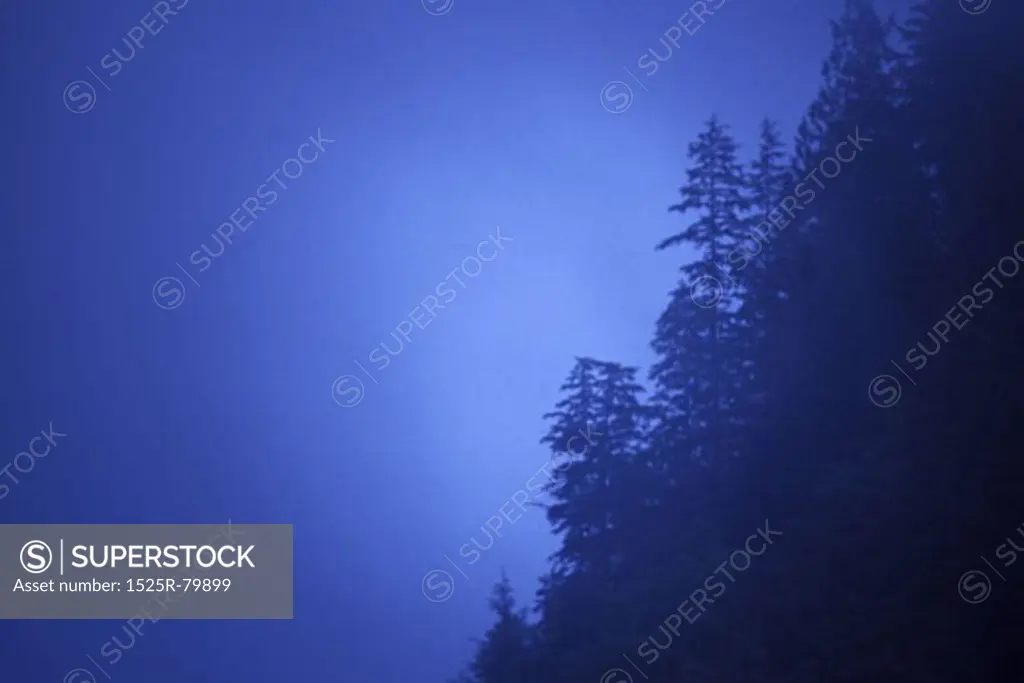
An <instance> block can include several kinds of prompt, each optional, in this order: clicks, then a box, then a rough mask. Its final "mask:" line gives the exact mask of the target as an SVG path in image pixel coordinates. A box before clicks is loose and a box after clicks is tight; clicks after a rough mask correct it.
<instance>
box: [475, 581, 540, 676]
mask: <svg viewBox="0 0 1024 683" xmlns="http://www.w3.org/2000/svg"><path fill="white" fill-rule="evenodd" d="M490 605H491V610H492V611H493V612H494V613H495V615H496V616H497V621H496V622H495V624H494V625H493V626H491V628H490V629H489V630H488V631H487V633H486V634H485V635H484V638H483V640H482V641H481V642H480V643H479V646H478V649H477V653H476V656H475V658H474V659H473V662H472V663H471V665H470V671H471V673H472V677H473V679H474V680H475V681H476V683H523V682H524V681H530V680H533V666H532V659H533V652H532V650H531V648H530V642H531V634H530V630H531V629H530V626H529V624H528V623H527V621H526V615H525V613H524V612H522V611H521V610H518V609H517V608H516V601H515V598H514V596H513V591H512V584H511V583H510V582H509V580H508V576H506V574H505V571H504V569H503V570H502V572H501V580H500V581H499V582H498V583H497V584H495V586H494V589H493V593H492V597H491V603H490Z"/></svg>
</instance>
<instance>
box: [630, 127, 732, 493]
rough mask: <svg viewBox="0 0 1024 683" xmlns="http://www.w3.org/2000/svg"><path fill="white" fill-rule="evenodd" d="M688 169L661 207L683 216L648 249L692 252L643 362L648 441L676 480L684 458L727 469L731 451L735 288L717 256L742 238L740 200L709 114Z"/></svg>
mask: <svg viewBox="0 0 1024 683" xmlns="http://www.w3.org/2000/svg"><path fill="white" fill-rule="evenodd" d="M689 158H690V160H691V162H692V167H691V168H690V169H689V170H688V171H687V183H686V184H685V185H684V186H683V187H682V188H681V189H680V193H681V194H682V197H683V199H682V201H681V202H680V203H678V204H675V205H673V206H671V207H670V208H669V210H670V211H674V212H679V213H682V214H684V215H691V214H692V215H693V219H692V222H691V223H689V224H688V225H687V226H686V227H685V228H684V229H683V230H681V231H680V232H678V233H676V234H674V235H672V236H671V237H668V238H667V239H665V240H663V241H662V242H660V243H659V244H658V245H657V247H656V248H657V250H659V251H660V250H663V249H666V248H668V247H670V246H676V245H679V244H688V245H690V246H692V247H693V248H694V249H695V250H696V251H697V253H698V254H699V259H698V260H697V261H695V262H693V263H690V264H687V265H685V266H683V267H682V268H681V269H680V270H681V272H682V274H683V281H681V282H680V284H679V286H678V287H677V288H676V290H675V291H674V292H673V293H672V294H671V297H670V301H669V304H668V307H667V308H666V309H665V311H664V312H663V313H662V314H661V317H660V318H659V319H658V323H657V327H656V331H655V338H654V341H653V343H652V346H653V348H654V351H655V353H656V354H657V356H658V360H657V362H656V363H655V364H654V366H653V367H652V369H651V373H650V376H651V379H652V380H654V382H655V386H656V390H655V395H654V405H655V408H656V410H657V412H658V417H659V424H658V426H657V428H656V434H655V440H656V444H655V447H656V449H657V450H658V452H659V454H660V455H659V457H660V459H661V460H662V461H663V463H664V464H663V465H662V466H663V467H664V468H665V470H666V474H667V475H668V477H669V480H670V481H672V482H677V483H678V482H679V481H681V479H682V478H684V477H685V476H686V473H688V472H689V471H690V470H691V469H692V466H693V464H694V463H698V464H699V465H701V466H711V465H713V466H715V467H718V468H727V467H728V464H729V461H730V460H732V459H733V458H734V457H735V456H736V455H737V454H738V449H737V445H736V444H735V442H734V441H733V440H732V439H731V435H732V432H731V430H732V429H733V427H735V426H736V419H737V403H738V396H737V395H736V392H735V391H734V390H735V388H736V386H735V385H736V382H737V378H738V376H739V367H738V366H739V360H738V354H737V353H735V352H736V350H737V347H736V345H737V343H738V341H737V340H738V326H739V318H738V315H737V309H738V307H739V303H738V302H739V296H740V292H739V291H738V289H737V288H735V287H734V286H733V282H735V279H734V274H733V273H731V272H729V270H730V266H729V265H727V261H726V259H727V256H728V254H729V253H730V252H731V251H733V250H734V249H735V248H736V247H737V246H739V244H740V243H741V241H742V240H743V239H744V237H745V236H746V232H747V228H748V227H749V221H748V220H747V218H746V213H747V211H748V209H749V200H748V198H747V196H746V180H745V177H744V172H743V167H742V165H741V163H740V162H739V161H738V160H737V145H736V142H735V141H734V140H733V138H732V136H731V135H730V133H729V131H728V127H727V126H725V125H724V124H722V123H721V122H720V121H719V120H718V118H717V117H712V118H711V119H710V120H709V121H708V123H707V130H706V131H704V132H703V133H701V134H700V135H699V136H698V138H697V140H696V141H695V142H693V143H692V144H691V145H690V146H689Z"/></svg>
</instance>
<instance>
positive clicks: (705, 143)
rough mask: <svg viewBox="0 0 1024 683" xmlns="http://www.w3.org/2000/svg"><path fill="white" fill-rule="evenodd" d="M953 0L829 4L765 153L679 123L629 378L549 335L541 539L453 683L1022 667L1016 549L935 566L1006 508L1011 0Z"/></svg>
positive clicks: (940, 672)
mask: <svg viewBox="0 0 1024 683" xmlns="http://www.w3.org/2000/svg"><path fill="white" fill-rule="evenodd" d="M964 4H965V3H959V4H958V2H957V1H956V0H922V1H921V2H919V4H918V5H917V6H916V7H915V8H914V9H913V11H912V13H911V15H910V18H909V19H908V20H907V21H905V22H904V23H902V24H898V23H897V22H895V21H893V20H886V19H884V18H882V17H880V16H879V15H878V14H877V12H876V11H875V9H874V8H873V7H872V5H871V3H870V0H847V2H846V3H845V8H844V11H843V14H842V16H841V17H839V18H838V19H837V20H836V21H835V22H834V24H833V28H832V34H833V41H832V43H833V45H832V49H831V52H830V54H829V55H828V56H827V59H826V61H825V63H824V66H823V69H822V78H823V82H822V85H821V88H820V91H819V93H818V95H817V97H816V98H815V99H814V101H813V102H812V103H811V104H810V106H809V107H808V109H807V113H806V115H805V117H804V118H803V120H802V121H801V122H800V125H799V129H798V134H797V136H796V140H795V143H794V144H793V145H792V147H787V145H785V144H784V143H783V141H782V139H781V137H780V134H779V132H778V128H777V127H776V125H775V124H774V123H773V122H771V121H765V122H764V123H763V125H762V127H761V130H760V142H759V145H758V147H757V149H755V150H753V151H752V152H751V153H750V154H749V155H747V156H748V158H744V156H743V154H742V151H741V150H740V149H739V146H738V144H737V143H736V141H735V140H734V138H733V136H732V132H731V129H730V127H729V126H728V124H727V123H726V122H724V121H722V120H720V119H719V118H718V117H714V116H712V117H711V118H710V119H709V120H708V122H707V126H706V130H704V131H703V132H702V133H701V134H700V135H699V136H698V137H697V139H696V140H695V141H694V142H693V143H692V144H690V146H689V154H688V156H689V160H690V168H689V170H688V172H687V175H686V178H685V181H684V183H683V185H682V188H681V197H680V200H679V202H678V203H677V204H675V205H672V206H671V208H670V210H671V211H673V212H677V213H678V215H679V219H680V222H679V226H680V227H679V230H678V232H677V233H676V234H673V235H668V236H664V238H663V239H662V240H661V241H660V242H657V243H656V249H657V250H665V251H666V253H673V252H672V248H673V247H675V246H677V245H680V244H685V245H689V246H690V247H693V248H695V249H696V250H697V252H698V253H699V255H700V256H699V258H698V259H697V260H696V261H695V262H692V263H683V264H680V268H679V270H680V278H679V284H678V286H677V287H676V288H675V289H674V291H672V292H671V293H670V295H669V300H668V304H667V305H666V307H665V309H664V312H663V313H662V314H661V316H660V318H659V319H658V321H657V324H656V327H655V335H654V339H653V342H652V345H653V349H654V351H655V353H656V357H657V361H656V362H655V363H654V365H653V366H652V368H651V369H650V372H649V380H650V382H649V385H650V387H651V390H650V392H649V395H648V394H647V393H645V391H644V389H643V387H641V385H640V383H639V382H638V380H637V376H636V375H637V372H638V370H637V369H636V368H630V367H624V366H623V365H621V364H618V363H614V362H607V361H600V360H596V359H592V358H579V359H577V362H576V365H575V367H574V368H572V370H571V372H570V374H569V377H568V380H567V381H566V383H565V384H564V386H563V387H562V389H563V392H564V399H563V400H562V401H561V402H560V403H559V404H558V405H557V406H556V407H555V410H554V411H553V412H552V413H550V414H548V415H546V416H545V417H546V418H547V419H548V420H549V421H550V430H549V432H548V434H547V436H546V437H545V438H544V443H546V444H547V445H549V446H550V447H551V449H552V452H554V453H560V452H564V451H565V441H566V440H567V439H568V438H569V437H570V436H571V435H573V434H576V433H578V432H579V430H580V429H586V428H587V426H588V425H589V426H591V427H592V428H593V430H594V431H595V432H596V433H597V434H600V435H601V436H600V437H599V438H598V439H597V440H596V443H595V444H594V445H593V446H592V447H589V448H588V449H587V450H586V452H585V453H583V454H582V455H581V456H580V457H579V458H578V459H577V462H574V463H573V464H572V466H571V467H567V468H561V471H560V472H558V473H557V475H556V479H554V480H553V481H552V483H551V486H550V489H549V491H548V493H549V503H550V504H549V506H548V510H547V514H548V517H549V519H550V521H551V523H552V525H553V527H554V530H555V531H556V532H557V533H558V534H559V537H560V539H561V547H560V549H559V550H558V552H557V553H556V554H555V555H554V556H553V557H552V563H551V569H550V572H549V574H548V575H547V576H545V577H543V581H542V588H541V589H540V591H539V592H538V595H537V596H536V602H535V605H534V610H533V613H532V615H531V614H530V613H528V612H527V611H525V610H520V609H518V608H517V607H516V603H515V601H514V600H513V597H512V592H511V588H510V586H509V584H508V581H507V580H504V579H503V580H502V582H501V583H500V584H499V585H498V586H497V587H496V588H495V598H494V601H493V608H494V612H495V614H496V617H497V619H496V623H495V625H494V626H493V628H492V629H491V630H490V631H489V632H488V633H486V634H485V635H484V638H483V639H482V641H481V642H480V645H479V650H478V652H477V655H476V657H475V659H474V661H473V662H471V664H470V666H469V667H468V669H467V670H466V672H465V673H464V674H462V675H461V677H460V679H461V680H464V681H467V682H472V683H525V682H526V681H531V682H537V683H544V682H549V681H550V682H551V683H555V682H557V683H598V681H601V682H602V683H628V681H629V680H630V678H626V677H625V676H624V675H623V674H622V672H625V673H626V674H628V675H629V676H630V677H631V679H632V680H634V681H637V682H638V683H639V681H640V680H643V679H647V680H649V681H651V682H652V683H682V682H683V681H701V682H702V683H704V682H708V683H712V682H714V681H722V682H723V683H725V682H729V683H734V682H737V681H744V680H750V681H754V680H764V681H773V682H774V681H792V682H794V683H803V682H804V681H806V682H807V683H811V682H812V681H813V682H814V683H819V682H820V681H823V680H829V681H844V682H851V683H853V682H857V683H860V682H862V681H863V682H867V681H872V682H874V681H879V680H886V681H888V680H899V681H908V682H909V681H921V682H924V681H939V680H942V681H946V680H949V681H967V680H986V679H994V678H997V677H998V678H1004V677H1009V678H1014V679H1015V680H1020V674H1021V672H1022V671H1024V669H1022V668H1020V667H1019V662H1018V661H1015V659H1016V658H1019V656H1020V655H1019V654H1018V653H1019V652H1021V651H1024V647H1022V642H1024V640H1022V639H1021V633H1022V629H1021V628H1020V627H1019V626H1017V627H1016V628H1014V626H1013V619H1008V618H1009V617H1010V616H1011V615H1014V614H1016V615H1017V616H1016V617H1014V618H1015V619H1016V620H1017V621H1018V622H1019V621H1020V619H1021V617H1020V607H1021V604H1022V601H1021V596H1022V595H1024V571H1020V567H1011V566H1009V565H1006V567H1005V570H1004V571H1003V574H1004V575H1005V577H1006V579H1007V580H1006V582H1005V584H998V585H995V586H993V592H994V594H993V595H992V597H991V599H989V600H986V601H984V602H982V603H979V604H972V603H971V600H973V599H975V598H976V597H977V594H976V593H970V592H968V593H967V594H966V597H963V596H962V593H963V591H964V589H965V587H964V586H960V585H958V580H959V579H960V577H961V575H962V574H964V572H965V571H967V570H970V569H973V568H978V569H985V567H984V565H981V566H978V564H979V559H978V558H979V556H980V555H983V554H985V555H986V557H988V558H991V557H992V549H993V548H995V547H996V546H997V545H998V544H999V543H1000V542H1001V540H1004V539H1005V538H1006V536H1007V535H1009V534H1011V533H1012V532H1014V530H1015V527H1016V526H1017V525H1018V524H1020V523H1021V521H1024V496H1022V495H1021V491H1022V490H1024V479H1022V478H1021V475H1022V473H1024V466H1022V464H1021V463H1022V458H1024V450H1022V448H1021V446H1020V443H1019V436H1020V434H1021V429H1020V422H1021V416H1024V410H1022V409H1024V405H1022V404H1024V400H1022V398H1021V397H1022V392H1021V391H1020V387H1021V386H1022V384H1024V359H1022V351H1024V344H1022V341H1024V316H1021V315H1020V314H1019V311H1020V307H1021V302H1022V301H1024V289H1022V288H1024V273H1021V274H1018V273H1017V270H1019V269H1021V267H1022V262H1024V184H1022V182H1021V180H1022V176H1024V174H1022V173H1021V172H1020V170H1019V168H1020V166H1021V164H1022V163H1024V120H1022V115H1024V59H1022V54H1024V53H1022V50H1021V48H1020V46H1019V44H1018V42H1019V40H1020V39H1019V37H1018V34H1020V33H1021V32H1022V31H1024V3H1022V2H1019V1H1018V0H1013V1H1011V0H1003V1H1002V2H1000V1H999V0H995V1H994V2H993V3H992V5H991V7H990V8H989V9H988V11H986V12H984V13H981V14H971V13H969V12H966V11H964V8H962V7H961V5H964ZM981 4H983V3H980V2H973V3H966V7H967V8H972V7H978V6H979V5H981ZM652 241H653V240H652ZM1015 254H1016V256H1015ZM922 360H923V361H924V362H923V364H922V362H921V361H922ZM882 375H890V377H881V378H880V379H876V378H879V376H882ZM897 382H898V383H899V385H898V386H897V384H896V383H897ZM766 520H768V521H767V522H766ZM766 524H767V525H768V526H766ZM779 533H781V535H778V534H779ZM1017 544H1018V546H1019V547H1021V548H1024V538H1018V539H1017ZM744 548H745V549H746V550H745V552H743V553H740V554H738V555H736V554H735V553H736V551H739V550H741V549H744ZM757 551H759V552H760V554H758V552H757ZM734 557H738V558H744V557H746V558H747V559H746V560H742V559H740V560H735V562H734V561H733V560H732V559H731V558H734ZM723 560H727V562H728V563H726V562H722V561H723ZM738 562H748V563H749V564H748V567H747V568H744V569H742V570H740V569H739V565H738V564H736V563H738ZM716 567H717V569H716ZM1021 567H1024V563H1021ZM1015 570H1016V576H1012V574H1013V572H1014V571H1015ZM993 578H995V577H993ZM1014 582H1016V587H1014ZM719 586H721V588H720V587H719ZM958 589H959V590H958ZM966 589H967V590H968V591H971V590H976V589H977V586H974V587H971V586H966ZM698 598H699V599H698ZM686 601H688V602H686ZM684 602H686V604H685V605H684V604H683V603H684ZM672 615H678V616H672ZM627 658H628V661H627ZM613 669H621V670H622V672H612V673H608V672H610V671H611V670H613Z"/></svg>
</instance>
